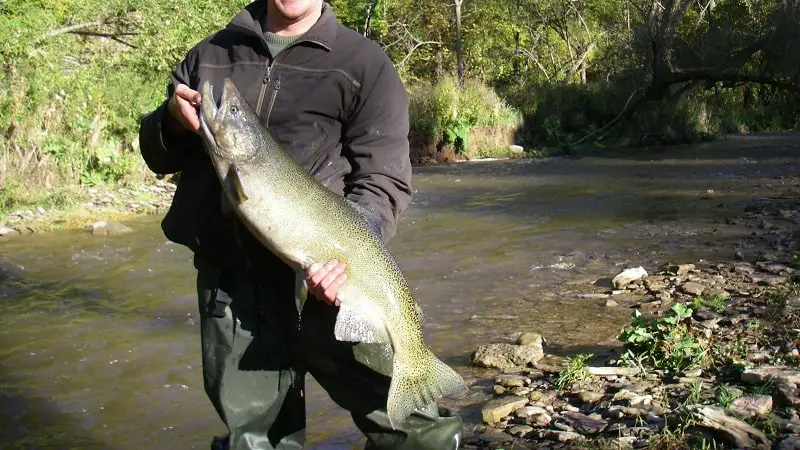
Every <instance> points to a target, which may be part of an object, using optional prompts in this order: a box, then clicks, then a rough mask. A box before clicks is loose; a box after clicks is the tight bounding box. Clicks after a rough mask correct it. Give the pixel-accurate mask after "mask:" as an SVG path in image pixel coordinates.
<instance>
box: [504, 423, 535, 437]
mask: <svg viewBox="0 0 800 450" xmlns="http://www.w3.org/2000/svg"><path fill="white" fill-rule="evenodd" d="M531 431H533V427H532V426H530V425H515V426H513V427H511V428H510V429H508V430H507V431H506V433H509V434H511V435H512V436H520V437H521V436H525V435H526V434H528V433H530V432H531Z"/></svg>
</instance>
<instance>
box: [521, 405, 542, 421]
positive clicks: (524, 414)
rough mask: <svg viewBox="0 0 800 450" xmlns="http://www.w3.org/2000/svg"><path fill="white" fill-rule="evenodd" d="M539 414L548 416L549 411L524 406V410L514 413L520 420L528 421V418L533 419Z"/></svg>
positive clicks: (538, 407)
mask: <svg viewBox="0 0 800 450" xmlns="http://www.w3.org/2000/svg"><path fill="white" fill-rule="evenodd" d="M537 414H547V410H545V409H544V408H542V407H540V406H523V407H522V408H519V409H517V410H516V411H514V415H515V416H517V417H519V418H520V419H527V418H528V417H533V416H535V415H537Z"/></svg>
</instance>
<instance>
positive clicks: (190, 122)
mask: <svg viewBox="0 0 800 450" xmlns="http://www.w3.org/2000/svg"><path fill="white" fill-rule="evenodd" d="M201 101H202V96H201V95H200V93H199V92H197V91H195V90H192V88H190V87H189V86H187V85H185V84H179V85H178V87H176V88H175V93H174V94H172V97H171V98H170V99H169V103H168V104H167V108H168V110H169V114H170V115H171V116H172V117H173V118H174V119H175V120H177V121H178V123H180V124H181V126H182V127H183V128H185V129H186V130H189V131H193V132H195V133H198V132H199V131H200V116H199V115H198V112H197V106H198V105H199V104H200V102H201Z"/></svg>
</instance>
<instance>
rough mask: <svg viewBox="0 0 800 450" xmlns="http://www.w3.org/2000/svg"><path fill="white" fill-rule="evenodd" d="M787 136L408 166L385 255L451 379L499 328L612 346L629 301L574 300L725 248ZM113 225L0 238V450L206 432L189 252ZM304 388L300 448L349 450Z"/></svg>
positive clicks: (768, 182) (790, 159)
mask: <svg viewBox="0 0 800 450" xmlns="http://www.w3.org/2000/svg"><path fill="white" fill-rule="evenodd" d="M797 142H798V140H797V137H795V136H789V137H786V136H777V137H760V138H757V139H756V138H736V139H733V140H731V141H728V142H724V143H718V144H714V145H707V144H706V145H704V146H703V150H702V155H703V157H702V159H700V158H698V156H697V155H698V152H699V151H700V150H698V149H699V148H700V147H686V148H680V149H673V150H670V151H669V153H666V154H647V153H637V154H636V155H634V156H633V157H630V158H626V159H604V158H586V159H582V160H548V161H517V162H512V161H495V162H483V163H463V164H457V165H448V166H438V167H426V168H419V169H416V175H415V179H414V187H415V189H416V190H417V192H416V195H415V198H414V202H413V203H412V205H411V207H410V208H409V210H408V212H407V213H406V214H405V216H404V218H403V222H402V224H401V225H400V228H399V234H398V236H397V238H396V239H395V240H394V241H393V242H392V244H391V247H392V250H393V252H394V253H395V255H396V256H397V259H398V261H399V263H400V264H401V266H402V267H403V269H404V272H405V274H406V276H407V278H408V280H409V282H410V284H411V286H412V289H413V291H414V293H415V295H416V296H417V299H418V301H419V302H420V304H421V305H422V306H423V308H424V310H425V316H426V324H425V334H426V339H427V342H428V343H429V344H430V345H431V346H432V347H433V349H434V350H435V351H436V352H437V354H439V355H440V356H441V357H442V358H443V359H444V360H446V361H448V362H449V363H451V364H453V365H454V366H455V367H456V368H457V369H458V370H459V371H460V372H461V373H462V374H464V375H465V377H466V378H467V379H468V380H475V378H476V377H480V376H484V375H485V373H484V372H482V371H480V370H477V369H473V368H471V367H470V366H469V354H470V352H471V351H472V350H474V349H475V347H477V346H478V345H480V344H482V343H485V342H487V341H493V340H503V339H509V338H510V337H511V336H512V335H513V333H515V332H520V331H534V330H535V331H539V332H541V333H542V334H543V335H544V336H545V337H546V339H547V341H548V344H549V348H550V350H551V351H554V352H558V353H562V354H567V353H570V352H577V351H583V350H585V349H587V348H593V349H602V348H603V347H608V346H611V345H614V338H615V335H616V332H617V330H618V329H619V327H620V326H621V325H622V324H623V323H624V322H625V321H626V320H627V317H628V314H629V310H628V309H627V308H624V307H623V308H606V307H605V306H604V305H603V302H602V301H599V300H589V299H585V298H580V297H579V296H578V295H577V294H578V293H580V292H587V291H592V290H593V289H595V288H594V287H593V285H592V283H593V282H594V281H595V280H597V279H599V278H603V277H608V276H612V275H613V274H615V273H616V271H618V270H620V269H621V268H622V267H624V266H625V265H628V264H636V265H639V264H644V265H645V267H646V268H648V269H649V270H650V269H654V268H656V266H657V265H658V264H662V263H664V262H667V261H676V260H679V261H695V260H697V259H699V258H705V259H711V260H713V259H715V258H728V257H729V256H730V255H731V254H732V253H733V250H734V248H735V242H736V240H737V239H739V238H740V237H741V236H742V235H743V234H744V233H747V230H743V229H737V228H734V227H731V226H727V225H725V222H724V218H725V217H726V215H728V214H732V213H734V212H736V211H739V210H740V208H741V202H743V201H746V200H748V199H752V198H757V197H759V196H764V195H769V194H770V193H771V192H774V190H775V189H780V188H782V187H781V183H782V181H781V180H780V179H776V178H775V177H776V176H779V175H781V174H789V175H794V174H796V173H797V168H798V164H799V163H798V159H797V158H796V156H795V154H796V149H797ZM710 191H713V195H711V194H709V192H710ZM131 225H132V226H133V228H134V229H135V230H136V232H135V233H134V234H131V235H127V236H124V237H118V238H112V237H108V238H92V237H91V236H89V235H87V234H86V233H68V234H56V235H39V236H30V237H19V238H13V239H7V240H3V241H0V261H2V262H3V264H4V265H3V266H0V342H2V343H1V344H0V386H1V387H2V389H1V390H0V446H2V447H3V448H87V449H88V448H103V449H139V448H142V447H145V446H146V447H152V448H202V449H205V448H208V442H209V439H210V437H211V436H212V435H213V434H215V433H222V431H223V427H222V425H221V423H220V422H219V420H218V419H217V418H216V417H215V415H214V412H213V409H212V407H211V405H210V404H209V403H208V401H207V400H206V398H205V394H204V393H203V386H202V377H201V371H200V367H199V365H200V360H199V350H200V349H199V337H198V333H199V329H198V328H199V327H198V325H197V312H196V300H195V298H194V293H193V286H194V281H193V277H194V273H193V271H192V265H191V256H190V254H189V252H188V251H187V250H186V249H184V248H183V247H181V246H178V245H175V244H171V243H169V242H167V241H166V239H165V238H164V236H163V235H162V234H161V230H160V228H159V226H158V221H157V218H148V219H144V220H141V221H138V222H136V223H133V224H131ZM310 384H311V385H310V387H309V391H308V394H307V395H308V403H309V439H310V442H311V445H310V447H312V448H351V447H352V446H353V445H355V443H357V442H359V436H358V433H356V431H355V428H354V427H353V426H352V424H351V422H350V420H349V416H348V415H346V414H345V413H343V412H342V411H341V410H340V409H338V408H337V407H336V406H335V405H334V404H333V403H332V402H331V401H330V400H329V399H328V398H327V396H326V394H325V393H324V392H323V391H321V390H320V389H319V388H318V387H316V385H314V384H313V381H311V380H310ZM481 398H482V397H481V395H479V394H476V395H474V396H472V397H470V398H468V399H466V400H462V401H460V402H448V404H450V405H453V406H455V407H465V406H468V405H469V404H470V403H476V402H478V401H480V399H481ZM466 411H471V410H469V409H467V410H466ZM466 419H467V420H468V421H474V420H475V416H474V415H473V414H472V413H470V414H467V416H466Z"/></svg>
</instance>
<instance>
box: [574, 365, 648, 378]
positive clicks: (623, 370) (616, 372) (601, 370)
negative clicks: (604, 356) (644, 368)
mask: <svg viewBox="0 0 800 450" xmlns="http://www.w3.org/2000/svg"><path fill="white" fill-rule="evenodd" d="M586 370H588V371H589V373H590V374H592V375H596V376H599V377H609V376H625V377H629V376H634V375H637V374H639V369H637V368H635V367H587V368H586Z"/></svg>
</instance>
